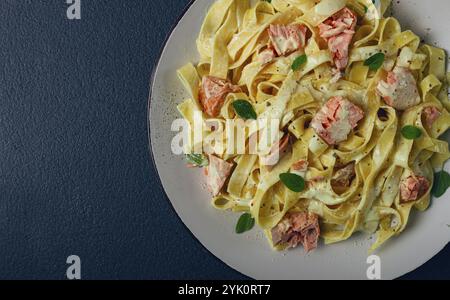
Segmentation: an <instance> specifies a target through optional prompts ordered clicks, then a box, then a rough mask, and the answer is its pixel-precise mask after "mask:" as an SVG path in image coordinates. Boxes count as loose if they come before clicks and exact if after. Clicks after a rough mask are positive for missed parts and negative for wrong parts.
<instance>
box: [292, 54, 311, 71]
mask: <svg viewBox="0 0 450 300" xmlns="http://www.w3.org/2000/svg"><path fill="white" fill-rule="evenodd" d="M307 61H308V57H307V56H306V55H300V56H299V57H297V58H296V59H295V60H294V62H293V63H292V66H291V68H292V70H293V71H297V70H298V69H300V67H301V66H303V65H304V64H305V63H306V62H307Z"/></svg>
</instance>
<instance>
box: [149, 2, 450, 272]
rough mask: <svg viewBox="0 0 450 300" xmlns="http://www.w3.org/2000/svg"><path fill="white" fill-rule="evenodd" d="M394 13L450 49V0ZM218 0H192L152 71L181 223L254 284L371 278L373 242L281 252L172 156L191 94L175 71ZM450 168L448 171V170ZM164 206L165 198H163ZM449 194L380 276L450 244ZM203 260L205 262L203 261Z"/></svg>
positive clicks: (418, 216) (162, 149)
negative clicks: (245, 229) (174, 128)
mask: <svg viewBox="0 0 450 300" xmlns="http://www.w3.org/2000/svg"><path fill="white" fill-rule="evenodd" d="M393 2H394V4H393V7H394V15H395V16H396V17H398V18H399V19H400V21H401V24H402V28H403V29H412V30H414V31H415V32H416V33H418V34H419V35H421V36H422V37H423V38H424V39H425V40H426V41H427V42H428V43H432V44H436V45H438V46H440V47H443V48H445V49H450V35H449V34H448V32H450V19H449V18H448V13H449V11H450V2H449V1H448V0H433V1H423V0H401V1H400V2H399V3H397V1H393ZM212 3H213V0H196V1H194V2H193V3H192V4H191V5H190V6H189V8H188V9H187V11H186V12H185V14H184V15H183V16H182V18H181V19H180V21H179V22H178V24H177V25H176V26H175V27H174V30H173V31H172V33H171V35H170V37H169V38H168V40H167V43H166V45H165V47H164V49H163V51H162V54H161V57H160V59H159V62H158V65H157V67H156V69H155V73H154V77H153V81H152V83H151V84H152V85H151V90H152V92H151V96H150V108H149V126H150V139H151V148H152V152H153V159H154V162H155V165H156V168H157V170H158V173H159V176H160V178H161V182H162V185H163V187H164V190H165V191H166V193H167V196H168V198H169V199H170V201H171V202H172V205H173V207H174V208H175V210H176V212H177V213H178V215H179V217H180V218H181V220H182V221H183V222H184V224H186V226H187V227H188V228H189V229H190V230H191V232H192V233H193V234H194V235H195V237H197V238H198V240H199V241H200V242H201V243H202V244H203V245H204V246H205V247H206V248H207V249H208V250H209V251H211V253H212V254H214V255H215V256H217V257H218V258H220V259H221V260H222V261H223V262H225V263H226V264H228V265H229V266H231V267H232V268H234V269H236V270H237V271H239V272H241V273H243V274H245V275H248V276H250V277H252V278H255V279H367V276H366V272H367V268H368V264H367V257H368V254H367V249H368V248H369V245H370V243H371V241H370V240H369V238H368V237H367V236H365V235H357V236H355V237H353V238H352V239H350V240H349V241H346V242H343V243H340V244H336V245H330V246H326V247H325V246H324V247H319V249H318V250H316V251H315V252H313V253H310V254H308V255H305V254H304V252H303V250H301V249H298V250H293V251H289V252H287V253H277V252H274V251H272V250H271V248H270V246H269V244H268V243H267V241H266V240H265V237H264V236H263V234H262V232H260V231H258V230H257V229H255V230H254V231H252V232H250V233H247V234H244V235H236V234H235V233H234V226H235V224H236V220H237V216H236V215H234V214H232V213H223V212H220V211H216V210H214V209H213V208H212V207H211V206H210V204H209V203H210V195H209V194H208V193H207V192H206V190H205V188H204V181H203V178H202V175H201V174H200V171H193V170H191V169H188V168H186V167H185V162H184V161H183V157H182V156H176V155H173V154H172V151H171V140H172V138H173V137H174V136H175V134H176V133H174V132H171V124H172V121H173V120H174V119H176V118H179V115H178V114H177V110H176V105H177V104H178V103H180V102H181V101H182V100H183V99H184V97H186V96H187V94H186V93H185V91H184V90H183V88H182V86H181V84H180V83H179V81H178V79H177V76H176V70H177V69H178V68H179V67H180V66H183V65H184V64H186V63H187V62H189V61H192V62H195V61H197V60H198V56H197V51H196V46H195V39H196V37H197V33H198V32H199V30H200V26H201V23H202V20H203V19H204V17H205V14H206V12H207V9H208V7H210V5H211V4H212ZM448 169H449V168H447V170H448ZM161 201H164V200H163V199H161ZM448 224H450V193H447V194H446V195H445V196H444V197H442V198H440V199H438V200H434V201H433V204H432V206H431V208H430V209H429V210H428V211H426V212H425V213H414V214H413V216H412V219H411V221H410V223H409V224H408V228H407V230H406V231H405V232H404V233H403V234H402V235H401V236H399V237H398V238H395V239H393V240H391V241H390V242H389V243H388V244H387V245H386V246H384V247H383V248H382V249H381V250H380V251H379V252H377V253H376V254H377V255H379V257H380V258H381V276H382V278H383V279H393V278H397V277H399V276H401V275H403V274H406V273H408V272H410V271H412V270H414V269H416V268H418V267H419V266H421V265H422V264H424V263H425V262H426V261H428V260H429V259H430V258H432V257H433V256H434V255H436V254H437V253H438V252H439V251H440V250H442V249H443V247H444V246H445V245H446V244H447V243H448V242H449V241H450V227H449V225H448ZM199 259H201V258H199Z"/></svg>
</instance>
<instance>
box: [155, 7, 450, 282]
mask: <svg viewBox="0 0 450 300" xmlns="http://www.w3.org/2000/svg"><path fill="white" fill-rule="evenodd" d="M448 9H450V4H449V3H448V1H445V0H436V1H433V4H432V5H427V3H424V2H423V1H418V0H402V1H401V2H400V1H398V2H395V3H391V1H390V0H376V1H372V0H321V1H317V0H271V1H252V0H215V1H212V0H210V1H208V0H197V1H193V2H191V4H190V5H189V7H188V8H187V9H186V11H185V13H184V14H183V16H182V17H181V19H180V20H179V22H178V23H177V24H176V25H175V27H174V29H173V30H172V32H171V35H170V36H169V37H168V39H167V42H166V44H165V47H164V48H163V50H162V53H161V57H160V59H159V62H158V64H157V66H156V68H155V72H154V76H153V79H152V83H151V95H150V100H149V129H150V130H149V132H150V133H149V136H150V143H151V149H152V155H153V160H154V163H155V166H156V169H157V171H158V174H159V177H160V179H161V183H162V185H163V187H164V190H165V192H166V194H167V196H168V198H169V200H170V201H171V203H172V205H173V207H174V208H175V210H176V212H177V214H178V215H179V217H180V218H181V219H182V221H183V222H184V224H185V225H186V226H187V227H188V228H189V230H190V231H191V232H192V233H193V234H194V236H195V237H196V238H197V239H198V240H199V241H200V242H201V243H202V244H203V245H204V246H205V247H206V248H207V249H208V250H209V251H210V252H212V253H213V254H214V255H215V256H217V257H218V258H220V259H221V260H222V261H224V262H225V263H226V264H228V265H229V266H231V267H233V268H234V269H236V270H238V271H240V272H241V273H243V274H246V275H248V276H250V277H252V278H256V279H343V278H346V279H371V278H382V279H394V278H397V277H400V276H402V275H404V274H406V273H408V272H410V271H412V270H414V269H416V268H417V267H419V266H421V265H422V264H423V263H425V262H426V261H427V260H429V259H430V258H431V257H433V256H434V255H435V254H437V253H438V252H439V251H440V250H441V249H442V248H443V247H444V246H445V245H446V244H447V243H448V242H449V240H450V199H449V194H448V193H446V191H447V188H448V187H449V185H450V175H449V174H448V173H447V171H449V168H448V167H446V162H447V160H448V159H449V158H450V152H449V147H448V140H449V138H448V135H447V134H446V133H447V130H448V129H449V127H450V113H449V111H450V101H449V97H448V80H449V79H450V76H449V75H448V73H447V64H448V59H447V56H446V52H445V50H444V49H450V38H449V37H448V34H447V32H448V30H450V21H447V17H446V14H445V11H446V10H448ZM375 263H376V268H375V267H374V264H375Z"/></svg>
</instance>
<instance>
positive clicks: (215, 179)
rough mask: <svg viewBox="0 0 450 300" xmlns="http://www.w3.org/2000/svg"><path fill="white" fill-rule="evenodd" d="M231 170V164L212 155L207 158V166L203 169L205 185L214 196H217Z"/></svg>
mask: <svg viewBox="0 0 450 300" xmlns="http://www.w3.org/2000/svg"><path fill="white" fill-rule="evenodd" d="M232 169H233V164H231V163H228V162H226V161H225V160H222V159H220V158H218V157H216V156H214V155H210V156H209V166H208V167H207V168H206V169H205V175H206V178H207V181H206V182H207V185H208V188H209V190H210V191H211V193H212V194H213V195H214V196H217V195H219V193H220V191H221V190H222V188H223V186H224V185H225V183H226V181H227V180H228V177H229V176H230V174H231V170H232Z"/></svg>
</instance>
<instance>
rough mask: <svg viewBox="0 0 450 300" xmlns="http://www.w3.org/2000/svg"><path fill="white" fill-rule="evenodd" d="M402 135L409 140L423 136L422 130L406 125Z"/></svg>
mask: <svg viewBox="0 0 450 300" xmlns="http://www.w3.org/2000/svg"><path fill="white" fill-rule="evenodd" d="M402 135H403V137H404V138H405V139H407V140H416V139H418V138H420V137H421V136H422V130H420V129H419V128H417V127H415V126H411V125H408V126H405V127H403V128H402Z"/></svg>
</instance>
